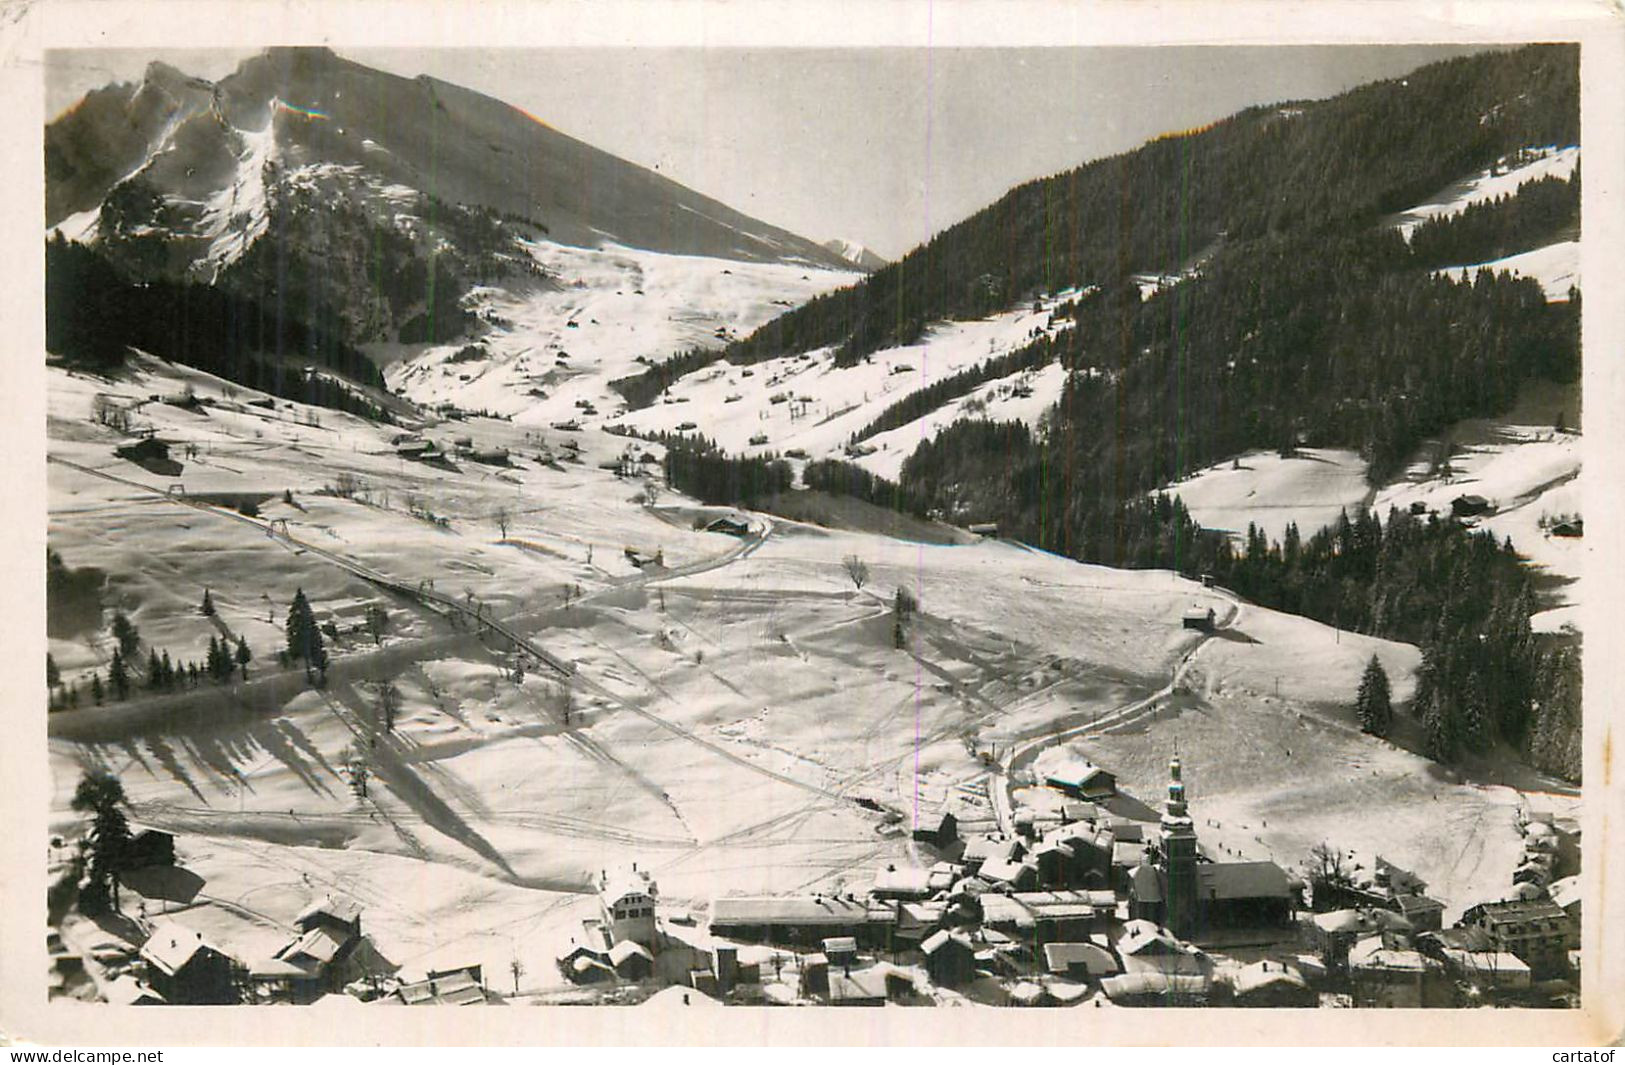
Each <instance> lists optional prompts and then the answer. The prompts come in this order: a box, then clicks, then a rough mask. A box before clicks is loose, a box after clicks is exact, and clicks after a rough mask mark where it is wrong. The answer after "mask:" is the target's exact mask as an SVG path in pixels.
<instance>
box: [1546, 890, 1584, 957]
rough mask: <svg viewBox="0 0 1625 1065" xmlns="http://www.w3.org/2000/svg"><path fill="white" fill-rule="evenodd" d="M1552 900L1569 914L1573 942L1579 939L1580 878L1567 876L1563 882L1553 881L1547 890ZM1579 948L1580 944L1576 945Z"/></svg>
mask: <svg viewBox="0 0 1625 1065" xmlns="http://www.w3.org/2000/svg"><path fill="white" fill-rule="evenodd" d="M1546 893H1547V894H1548V895H1549V896H1551V900H1552V901H1553V902H1554V903H1556V904H1557V905H1558V906H1559V907H1561V908H1562V910H1563V912H1564V913H1566V914H1568V918H1569V929H1570V932H1571V933H1572V936H1571V942H1573V939H1575V938H1577V937H1578V935H1579V931H1580V896H1581V891H1580V878H1579V877H1577V876H1566V877H1564V878H1563V879H1561V880H1553V881H1552V882H1551V884H1550V885H1548V886H1547V888H1546ZM1574 945H1576V946H1578V943H1574Z"/></svg>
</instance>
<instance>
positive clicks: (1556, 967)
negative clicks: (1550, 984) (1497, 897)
mask: <svg viewBox="0 0 1625 1065" xmlns="http://www.w3.org/2000/svg"><path fill="white" fill-rule="evenodd" d="M1460 923H1461V924H1463V925H1467V926H1470V927H1476V928H1481V929H1483V930H1484V931H1485V932H1487V933H1489V936H1490V939H1491V941H1492V942H1493V943H1494V944H1495V946H1496V948H1497V949H1498V950H1504V951H1507V952H1509V953H1512V954H1516V955H1517V956H1518V957H1519V958H1522V959H1523V961H1524V963H1525V964H1527V965H1528V966H1529V969H1530V972H1531V973H1533V974H1534V976H1535V978H1536V979H1542V978H1546V977H1549V976H1562V975H1563V974H1564V973H1566V972H1567V970H1568V944H1569V936H1570V932H1569V916H1568V914H1567V913H1565V912H1564V911H1563V908H1562V907H1561V906H1559V905H1557V903H1555V902H1552V901H1551V900H1550V899H1537V900H1531V901H1522V900H1518V901H1509V902H1486V903H1480V904H1478V905H1476V906H1473V907H1470V908H1469V909H1468V910H1467V912H1466V913H1464V914H1462V917H1461V922H1460Z"/></svg>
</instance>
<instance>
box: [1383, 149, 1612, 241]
mask: <svg viewBox="0 0 1625 1065" xmlns="http://www.w3.org/2000/svg"><path fill="white" fill-rule="evenodd" d="M1579 165H1580V148H1579V145H1569V146H1567V147H1558V146H1557V145H1548V146H1546V147H1540V148H1525V149H1523V150H1522V151H1521V152H1517V153H1515V154H1514V155H1512V156H1509V157H1507V158H1505V159H1502V160H1500V161H1498V162H1497V163H1496V164H1495V165H1494V166H1491V167H1490V168H1488V169H1486V170H1480V171H1479V172H1477V173H1475V174H1470V175H1468V176H1467V177H1465V178H1462V179H1461V180H1460V181H1456V182H1454V183H1452V184H1450V185H1448V186H1446V187H1445V188H1443V189H1441V190H1439V192H1438V193H1436V194H1435V195H1434V196H1433V197H1432V198H1431V199H1429V200H1427V201H1426V202H1425V203H1419V204H1417V205H1416V206H1415V207H1412V208H1410V209H1408V210H1405V211H1401V212H1399V214H1397V215H1395V216H1393V217H1392V218H1391V219H1389V221H1390V222H1391V223H1392V224H1393V225H1394V226H1395V227H1396V228H1398V229H1399V231H1400V232H1401V233H1402V234H1404V235H1405V238H1406V239H1407V240H1409V239H1410V235H1411V231H1412V230H1414V229H1415V228H1416V227H1417V226H1419V225H1421V224H1422V223H1423V222H1426V221H1428V220H1430V219H1434V218H1448V217H1450V216H1451V215H1456V214H1460V213H1461V212H1462V211H1465V210H1466V209H1467V208H1468V207H1469V206H1471V205H1472V204H1475V203H1483V202H1485V201H1487V200H1494V199H1497V198H1499V197H1501V196H1509V195H1512V194H1514V193H1516V192H1517V191H1518V186H1519V185H1522V184H1523V183H1524V182H1526V181H1538V180H1539V179H1541V178H1547V177H1555V178H1561V179H1564V180H1567V179H1568V178H1570V177H1571V176H1573V174H1574V169H1575V167H1577V166H1579Z"/></svg>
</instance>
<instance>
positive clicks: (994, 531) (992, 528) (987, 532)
mask: <svg viewBox="0 0 1625 1065" xmlns="http://www.w3.org/2000/svg"><path fill="white" fill-rule="evenodd" d="M965 531H966V532H968V533H970V534H971V535H972V536H998V535H999V523H998V522H996V521H979V522H977V523H976V524H974V525H967V526H965Z"/></svg>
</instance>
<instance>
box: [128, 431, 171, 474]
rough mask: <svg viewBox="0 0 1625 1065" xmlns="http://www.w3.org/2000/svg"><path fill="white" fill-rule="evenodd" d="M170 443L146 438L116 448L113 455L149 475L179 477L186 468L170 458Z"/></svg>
mask: <svg viewBox="0 0 1625 1065" xmlns="http://www.w3.org/2000/svg"><path fill="white" fill-rule="evenodd" d="M169 446H170V445H169V442H168V441H166V440H160V439H158V438H157V437H156V436H148V437H144V438H142V439H140V440H137V441H136V442H135V443H133V444H126V445H124V446H123V447H120V448H114V449H113V454H114V455H116V456H118V457H119V458H121V459H124V460H125V461H126V462H133V463H135V464H136V465H137V466H140V467H141V468H142V469H144V470H146V471H147V472H148V473H156V474H158V475H159V476H161V477H179V476H180V475H181V471H182V470H183V469H184V468H185V467H183V466H182V465H181V464H180V463H179V462H177V461H176V460H174V459H172V458H170V457H169Z"/></svg>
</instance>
